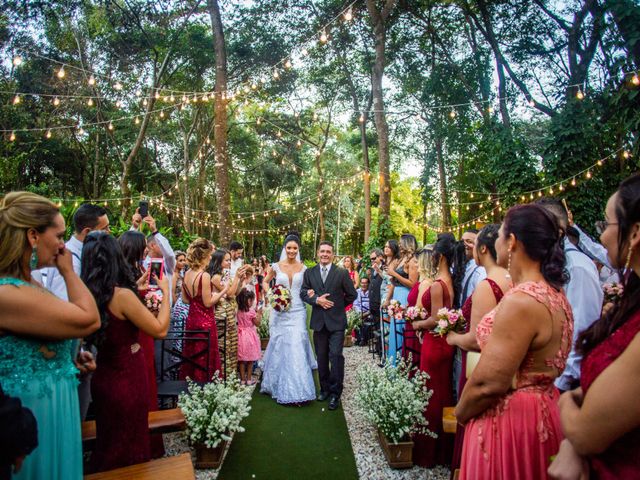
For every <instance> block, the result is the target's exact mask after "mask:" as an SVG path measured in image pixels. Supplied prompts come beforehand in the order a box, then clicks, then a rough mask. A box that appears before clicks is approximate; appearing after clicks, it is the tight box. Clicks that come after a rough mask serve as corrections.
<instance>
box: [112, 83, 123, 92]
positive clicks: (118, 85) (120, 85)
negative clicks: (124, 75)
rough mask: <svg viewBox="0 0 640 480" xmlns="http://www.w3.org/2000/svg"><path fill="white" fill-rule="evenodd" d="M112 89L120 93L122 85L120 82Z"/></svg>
mask: <svg viewBox="0 0 640 480" xmlns="http://www.w3.org/2000/svg"><path fill="white" fill-rule="evenodd" d="M113 88H114V89H115V90H118V91H120V90H122V84H121V83H120V82H116V83H115V85H114V86H113Z"/></svg>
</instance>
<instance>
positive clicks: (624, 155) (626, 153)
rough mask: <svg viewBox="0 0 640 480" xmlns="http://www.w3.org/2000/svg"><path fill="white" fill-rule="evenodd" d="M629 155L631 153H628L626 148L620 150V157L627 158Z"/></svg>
mask: <svg viewBox="0 0 640 480" xmlns="http://www.w3.org/2000/svg"><path fill="white" fill-rule="evenodd" d="M630 156H631V154H630V153H629V152H628V151H627V150H625V151H624V152H622V158H624V159H627V158H629V157H630Z"/></svg>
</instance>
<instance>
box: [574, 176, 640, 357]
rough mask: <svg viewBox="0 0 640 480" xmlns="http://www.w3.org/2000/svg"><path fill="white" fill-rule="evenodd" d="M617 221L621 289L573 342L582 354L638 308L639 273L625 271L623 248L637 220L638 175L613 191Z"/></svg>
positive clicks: (639, 204)
mask: <svg viewBox="0 0 640 480" xmlns="http://www.w3.org/2000/svg"><path fill="white" fill-rule="evenodd" d="M616 193H617V196H616V205H615V210H616V222H617V223H618V259H617V262H616V263H617V264H618V265H620V270H619V271H618V276H619V277H620V279H621V280H622V286H623V292H622V295H621V297H620V298H619V299H618V300H617V301H616V302H615V304H614V307H613V308H612V309H610V310H609V312H608V313H607V315H605V316H604V318H602V319H600V320H598V321H596V322H594V323H593V324H592V325H591V326H590V327H589V328H588V329H587V330H585V331H584V332H582V333H581V334H580V336H579V337H578V340H577V341H576V349H577V350H578V351H579V352H580V353H582V354H583V356H584V355H585V354H586V353H588V352H589V351H591V350H593V348H594V347H596V346H597V345H598V344H600V343H601V342H602V341H603V340H604V339H605V338H608V337H609V336H611V335H612V334H613V332H615V331H616V330H617V329H618V328H620V327H621V326H622V325H623V324H624V323H625V322H626V321H627V320H629V318H631V317H632V315H633V314H634V313H637V312H638V311H639V310H640V277H638V272H636V271H634V270H632V269H629V271H628V272H625V271H624V265H625V262H626V253H625V250H626V248H627V246H628V242H629V235H630V234H631V229H632V228H633V226H634V225H635V224H636V223H638V222H640V174H635V175H632V176H631V177H629V178H627V179H626V180H624V181H623V182H622V183H620V186H619V187H618V191H617V192H616Z"/></svg>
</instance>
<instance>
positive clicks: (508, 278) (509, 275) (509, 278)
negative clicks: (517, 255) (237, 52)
mask: <svg viewBox="0 0 640 480" xmlns="http://www.w3.org/2000/svg"><path fill="white" fill-rule="evenodd" d="M505 277H506V278H507V280H511V250H509V259H508V260H507V274H506V275H505Z"/></svg>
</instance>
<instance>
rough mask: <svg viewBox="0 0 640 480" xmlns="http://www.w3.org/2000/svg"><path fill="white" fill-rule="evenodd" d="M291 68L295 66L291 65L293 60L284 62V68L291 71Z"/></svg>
mask: <svg viewBox="0 0 640 480" xmlns="http://www.w3.org/2000/svg"><path fill="white" fill-rule="evenodd" d="M291 67H293V64H292V63H291V60H289V59H288V58H287V61H286V62H284V68H287V69H289V68H291Z"/></svg>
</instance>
